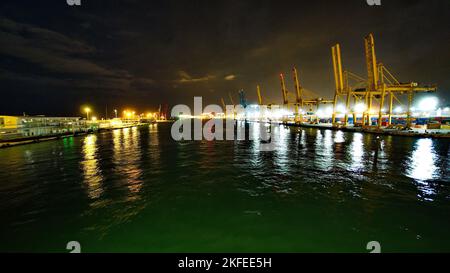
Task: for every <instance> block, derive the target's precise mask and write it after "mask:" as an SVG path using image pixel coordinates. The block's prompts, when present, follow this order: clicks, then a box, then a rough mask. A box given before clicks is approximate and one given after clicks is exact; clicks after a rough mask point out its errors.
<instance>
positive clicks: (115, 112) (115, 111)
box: [114, 109, 117, 118]
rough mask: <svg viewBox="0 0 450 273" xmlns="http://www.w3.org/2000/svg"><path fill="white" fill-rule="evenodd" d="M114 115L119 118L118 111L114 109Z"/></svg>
mask: <svg viewBox="0 0 450 273" xmlns="http://www.w3.org/2000/svg"><path fill="white" fill-rule="evenodd" d="M114 114H115V115H116V118H117V109H114Z"/></svg>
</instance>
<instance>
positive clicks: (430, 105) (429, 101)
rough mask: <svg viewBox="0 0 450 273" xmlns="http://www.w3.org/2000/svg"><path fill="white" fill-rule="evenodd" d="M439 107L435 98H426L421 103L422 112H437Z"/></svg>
mask: <svg viewBox="0 0 450 273" xmlns="http://www.w3.org/2000/svg"><path fill="white" fill-rule="evenodd" d="M437 106H438V100H437V98H435V97H428V98H424V99H423V100H422V101H421V102H420V103H419V108H420V110H422V111H434V110H436V107H437Z"/></svg>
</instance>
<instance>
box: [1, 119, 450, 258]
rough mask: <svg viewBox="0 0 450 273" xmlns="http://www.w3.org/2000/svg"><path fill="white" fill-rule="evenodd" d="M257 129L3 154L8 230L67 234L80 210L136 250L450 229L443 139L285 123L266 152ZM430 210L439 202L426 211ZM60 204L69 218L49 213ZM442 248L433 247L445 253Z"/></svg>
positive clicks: (103, 138) (164, 132) (97, 230)
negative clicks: (205, 137)
mask: <svg viewBox="0 0 450 273" xmlns="http://www.w3.org/2000/svg"><path fill="white" fill-rule="evenodd" d="M239 126H244V125H243V124H240V125H239ZM249 129H250V130H251V131H250V132H249V133H250V134H251V135H252V136H253V138H255V140H254V141H248V140H247V141H222V142H208V141H197V142H191V141H184V142H175V141H173V140H171V139H170V125H169V124H167V125H152V126H150V127H146V128H128V129H122V130H114V131H112V132H107V133H102V134H98V135H88V136H85V137H79V138H73V140H72V143H71V144H70V149H69V148H65V147H66V146H68V144H69V143H68V142H67V141H64V140H62V141H61V142H58V141H54V142H46V143H40V144H35V145H27V146H22V147H14V148H10V149H4V150H0V156H1V158H2V159H4V160H1V161H0V202H1V204H2V206H1V207H0V212H1V214H0V219H2V220H0V221H2V222H0V223H1V224H2V226H3V227H6V229H7V231H9V232H11V233H16V234H30V235H29V236H31V237H33V235H32V233H29V232H28V233H27V232H26V231H28V230H22V231H18V230H16V228H17V227H18V226H23V227H30V228H34V227H35V226H33V224H30V223H39V221H42V224H43V225H44V226H48V225H49V223H48V222H46V219H53V218H55V219H57V220H54V221H53V222H52V223H57V224H56V227H57V228H58V229H61V230H70V225H71V224H73V222H71V221H72V220H70V221H69V220H68V218H69V217H68V216H66V214H67V213H70V212H72V213H73V212H75V213H76V214H75V216H74V218H73V219H77V220H80V222H81V223H82V224H80V226H81V228H82V230H83V232H84V233H83V234H82V235H83V236H84V235H86V234H88V235H89V236H90V235H91V234H92V237H89V238H90V239H91V240H97V237H98V236H99V234H101V236H104V237H102V238H108V236H111V234H114V235H115V237H114V238H110V239H111V240H112V241H115V240H118V241H121V240H120V237H121V236H122V237H125V238H129V237H128V236H134V235H136V237H135V238H134V239H135V241H133V242H137V244H138V245H139V242H140V240H141V239H142V238H144V239H143V240H147V241H146V243H148V244H145V246H146V247H149V248H150V249H152V250H158V247H159V246H163V245H165V244H167V242H168V241H170V240H171V239H170V238H171V237H174V238H175V239H174V242H173V244H174V245H175V246H176V245H177V244H179V243H180V241H182V240H183V239H184V240H185V241H186V238H192V236H193V235H192V234H191V233H193V232H195V230H199V231H198V232H199V234H196V236H200V237H198V238H203V240H204V241H203V242H205V240H206V239H205V238H206V237H208V236H209V235H208V234H213V235H210V238H209V239H211V238H212V239H211V240H214V242H215V243H217V244H218V245H220V244H226V243H227V240H228V239H227V238H225V239H224V240H223V241H222V240H221V238H222V236H223V234H226V232H230V233H233V234H234V235H233V236H238V235H236V234H241V232H242V231H243V230H244V231H245V230H254V231H256V230H258V229H262V230H264V231H263V232H264V236H263V235H261V236H260V237H258V238H259V239H258V240H260V241H261V240H262V239H261V238H265V239H267V238H270V237H271V236H272V237H273V238H277V242H279V241H280V240H279V239H281V240H282V241H284V242H291V241H299V243H300V241H301V239H303V240H305V238H304V237H303V238H300V237H299V238H297V237H296V236H301V234H302V233H301V232H298V230H302V231H306V232H309V233H307V234H309V235H311V238H316V239H317V238H323V237H324V236H325V237H326V236H330V238H331V239H330V240H331V241H332V240H333V239H332V238H338V237H339V236H341V235H342V234H344V235H345V234H346V235H348V234H349V233H350V234H351V235H352V236H362V235H364V236H366V235H367V234H370V235H371V234H372V232H373V233H374V234H376V235H377V236H384V235H386V234H390V235H392V237H393V238H394V239H393V240H395V238H397V237H396V236H397V235H398V233H399V232H400V231H398V230H397V228H400V227H401V228H402V230H401V233H400V234H403V235H404V236H409V235H410V234H409V233H407V231H405V227H407V228H408V230H414V232H415V234H413V238H414V239H415V240H416V236H417V234H419V233H420V234H421V236H422V237H424V238H425V236H423V234H422V233H425V234H427V233H428V234H434V233H435V232H436V231H435V229H436V226H438V227H442V229H446V230H448V228H450V223H447V222H448V220H445V219H446V218H445V216H446V215H447V214H448V211H449V210H448V200H449V198H450V189H449V185H448V183H449V182H450V181H449V178H450V177H449V173H448V168H446V166H450V163H449V158H448V155H449V154H450V149H449V146H450V145H449V142H448V141H447V140H432V139H410V138H401V137H384V136H381V138H380V139H377V138H376V137H375V136H373V135H367V134H361V133H348V132H341V131H332V130H317V129H305V128H289V127H285V126H279V127H275V128H274V129H273V133H275V134H276V135H277V137H276V138H275V143H274V144H275V150H274V151H262V150H261V145H260V144H261V141H260V140H259V139H258V135H259V134H260V131H261V130H266V129H267V128H266V127H265V126H258V125H255V126H251V127H249ZM378 147H379V149H378ZM55 166H56V167H57V168H53V167H55ZM52 168H53V169H52ZM11 177H14V178H15V179H11ZM36 177H40V178H44V179H42V180H43V182H42V183H41V181H38V180H37V179H36ZM77 186H78V187H79V189H77V188H76V187H77ZM80 189H81V190H80ZM80 193H81V195H80ZM65 197H70V200H71V202H72V203H71V204H67V203H64V200H65ZM36 199H40V202H34V201H35V200H36ZM42 200H44V201H42ZM424 200H425V201H427V202H423V201H424ZM84 202H86V206H84V205H83V204H85V203H84ZM431 202H433V205H435V206H432V207H431V206H430V207H426V206H424V205H423V203H427V204H429V203H431ZM37 204H38V205H37ZM66 206H68V207H66ZM55 207H56V208H58V209H59V210H61V211H62V212H63V213H61V215H53V214H51V213H50V212H51V211H52V209H53V208H55ZM66 210H67V211H69V212H67V211H66ZM10 211H17V213H16V214H11V213H10ZM53 211H54V210H53ZM416 211H417V212H416ZM425 212H426V213H425ZM16 215H17V217H16ZM402 215H408V217H406V216H405V217H404V218H402ZM19 216H20V217H22V218H20V217H19ZM426 217H428V218H426ZM19 218H20V219H19ZM405 218H408V219H406V220H405ZM447 218H450V217H447ZM18 219H19V220H20V221H19V220H18ZM23 219H25V220H23ZM223 219H226V221H224V220H223ZM409 219H414V220H411V221H410V220H409ZM215 220H218V223H211V221H215ZM446 221H447V222H446ZM159 222H160V223H159ZM428 222H433V223H434V224H433V230H431V229H430V230H426V231H424V228H423V227H422V226H420V224H421V223H428ZM12 223H15V225H14V226H13V225H12ZM17 223H19V224H17ZM251 224H254V226H250V225H251ZM334 226H336V227H337V228H336V229H334V228H333V227H334ZM56 227H55V228H56ZM202 227H204V229H202ZM222 227H223V230H222ZM316 227H320V228H321V229H317V230H318V231H317V234H316V232H315V229H316ZM122 228H123V229H122ZM126 228H130V230H132V231H133V232H130V233H128V232H127V231H128V230H127V229H126ZM218 230H220V231H218ZM224 230H226V231H224ZM338 231H340V232H342V234H341V233H339V232H338ZM214 232H217V233H214ZM364 232H365V233H364ZM5 234H8V232H5ZM124 234H126V235H124ZM161 234H163V235H161ZM202 234H203V235H202ZM205 234H206V235H205ZM405 234H406V235H405ZM439 234H440V233H439ZM38 235H42V234H38V233H36V236H38ZM76 235H79V234H76ZM88 235H86V236H88ZM394 235H395V236H394ZM164 236H165V237H164ZM184 236H186V237H184ZM201 236H205V237H201ZM243 236H244V235H243ZM245 236H246V237H245V238H247V239H248V238H251V237H252V236H253V235H252V234H248V233H247V234H246V235H245ZM266 236H267V237H266ZM429 236H432V235H429ZM75 237H76V236H75ZM149 238H151V239H149ZM179 238H181V239H180V240H178V239H179ZM239 238H240V237H239ZM327 238H328V237H327ZM352 238H353V237H352ZM364 238H365V237H364ZM6 239H8V238H6ZM427 239H428V240H431V239H430V238H427ZM105 240H106V239H105ZM318 240H319V241H320V240H321V239H318ZM175 241H177V242H175ZM206 241H207V240H206ZM237 241H245V239H242V240H241V239H237ZM263 241H264V242H266V241H265V240H263ZM153 242H155V244H152V243H153ZM439 242H440V241H439V240H436V241H433V242H431V241H427V243H429V245H432V244H434V245H435V246H437V247H436V248H437V249H439V247H441V245H440V243H439ZM9 243H10V244H9V245H13V244H14V242H12V241H11V240H10V242H9ZM121 243H126V242H124V241H121ZM237 243H239V242H237ZM99 244H100V245H101V244H102V242H100V243H99ZM181 244H182V243H181ZM273 244H275V245H276V243H273ZM1 249H2V248H1V247H0V250H1ZM143 249H144V250H147V248H143ZM172 249H175V250H179V248H176V247H174V248H172ZM292 249H297V248H295V247H294V248H292ZM191 250H192V249H191ZM194 250H195V249H194ZM219 250H223V249H219ZM253 250H254V249H253ZM282 250H289V249H284V248H282Z"/></svg>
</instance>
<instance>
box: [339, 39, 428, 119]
mask: <svg viewBox="0 0 450 273" xmlns="http://www.w3.org/2000/svg"><path fill="white" fill-rule="evenodd" d="M364 49H365V59H366V66H367V80H366V84H365V87H363V88H354V87H351V86H350V85H349V80H350V79H353V80H355V81H356V82H357V85H359V86H360V85H361V83H362V82H363V79H362V78H361V77H359V76H357V75H356V74H354V73H351V72H348V71H345V72H343V71H342V61H341V51H340V46H339V44H337V45H335V46H333V47H332V58H333V71H334V78H335V86H336V87H335V96H334V107H333V118H332V120H333V123H335V121H336V104H337V102H338V100H339V99H340V98H341V97H342V96H346V114H345V124H346V125H347V123H348V113H349V112H350V99H351V98H352V97H353V98H354V99H355V105H356V103H357V101H360V100H364V103H365V111H364V113H363V125H371V116H372V115H373V114H374V112H373V110H372V109H373V100H374V99H375V100H378V102H379V109H378V120H377V126H378V128H381V125H382V118H383V114H384V113H383V107H384V104H385V101H386V96H389V110H388V113H387V115H388V122H387V124H388V125H390V124H391V123H392V114H393V102H394V99H395V100H397V101H398V102H399V103H401V101H400V100H399V99H398V97H397V95H403V94H407V95H408V109H407V127H410V126H411V120H412V113H411V108H412V102H413V99H414V94H415V93H418V92H435V91H436V90H437V88H436V86H419V84H418V83H415V82H409V83H400V82H399V81H398V80H397V79H396V78H395V77H394V76H393V75H392V73H391V72H390V71H389V70H388V69H387V68H386V67H385V66H384V65H383V64H382V63H378V62H377V57H376V53H375V40H374V37H373V34H369V35H368V36H366V37H365V38H364ZM353 118H354V119H353V122H354V124H355V123H356V113H355V110H354V109H353Z"/></svg>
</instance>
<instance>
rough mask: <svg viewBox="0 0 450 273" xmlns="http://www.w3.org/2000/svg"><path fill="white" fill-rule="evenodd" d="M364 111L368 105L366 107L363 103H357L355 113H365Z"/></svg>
mask: <svg viewBox="0 0 450 273" xmlns="http://www.w3.org/2000/svg"><path fill="white" fill-rule="evenodd" d="M364 111H366V105H364V104H363V103H357V104H356V105H355V112H356V113H363V112H364Z"/></svg>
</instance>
